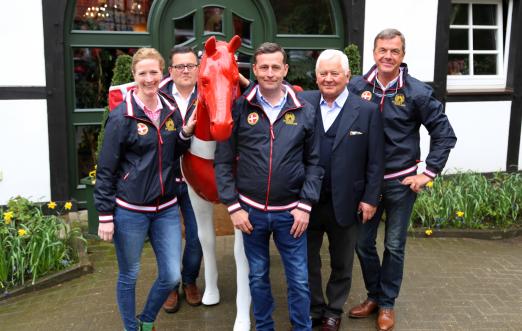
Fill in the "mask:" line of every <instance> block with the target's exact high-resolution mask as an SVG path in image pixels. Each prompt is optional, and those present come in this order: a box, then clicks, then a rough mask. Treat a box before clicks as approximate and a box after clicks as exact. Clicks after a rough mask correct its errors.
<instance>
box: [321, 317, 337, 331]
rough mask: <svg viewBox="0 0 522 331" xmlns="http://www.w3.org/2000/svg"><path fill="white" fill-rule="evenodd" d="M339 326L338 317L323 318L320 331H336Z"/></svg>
mask: <svg viewBox="0 0 522 331" xmlns="http://www.w3.org/2000/svg"><path fill="white" fill-rule="evenodd" d="M340 325H341V318H340V317H325V318H323V323H322V324H321V331H337V330H339V326H340Z"/></svg>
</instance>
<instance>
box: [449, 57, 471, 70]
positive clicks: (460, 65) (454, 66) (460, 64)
mask: <svg viewBox="0 0 522 331" xmlns="http://www.w3.org/2000/svg"><path fill="white" fill-rule="evenodd" d="M448 75H469V55H467V54H450V55H448Z"/></svg>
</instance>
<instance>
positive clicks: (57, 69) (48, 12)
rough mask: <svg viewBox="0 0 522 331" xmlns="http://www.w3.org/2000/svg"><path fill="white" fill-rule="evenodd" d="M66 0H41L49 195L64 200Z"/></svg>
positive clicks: (66, 177) (66, 174) (66, 186)
mask: <svg viewBox="0 0 522 331" xmlns="http://www.w3.org/2000/svg"><path fill="white" fill-rule="evenodd" d="M66 6H67V1H66V0H55V1H46V0H42V15H43V25H44V54H45V75H46V94H47V115H48V116H47V118H48V128H49V163H50V170H51V197H52V199H53V200H67V199H69V198H70V195H69V168H68V167H69V159H68V150H67V141H68V135H67V127H68V125H67V123H68V122H67V119H68V113H67V108H66V101H65V73H64V71H65V66H64V19H65V9H66Z"/></svg>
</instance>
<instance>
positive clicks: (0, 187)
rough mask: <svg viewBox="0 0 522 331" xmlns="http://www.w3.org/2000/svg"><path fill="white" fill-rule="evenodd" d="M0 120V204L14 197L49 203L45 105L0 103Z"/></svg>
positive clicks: (39, 102) (35, 102)
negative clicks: (0, 123)
mask: <svg viewBox="0 0 522 331" xmlns="http://www.w3.org/2000/svg"><path fill="white" fill-rule="evenodd" d="M0 118H2V124H3V125H2V129H1V130H0V153H1V157H0V171H1V173H2V177H3V178H2V180H1V181H0V204H5V203H6V202H7V200H9V198H11V197H13V196H16V195H21V196H24V197H28V198H31V200H34V201H48V200H49V199H50V197H51V189H50V187H51V182H50V177H51V176H50V168H49V139H48V133H47V104H46V101H45V100H1V101H0ZM63 162H67V160H63Z"/></svg>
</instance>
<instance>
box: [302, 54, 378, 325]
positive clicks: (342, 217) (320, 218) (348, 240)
mask: <svg viewBox="0 0 522 331" xmlns="http://www.w3.org/2000/svg"><path fill="white" fill-rule="evenodd" d="M315 71H316V77H317V85H318V87H319V91H307V92H303V93H301V94H300V96H302V97H303V98H304V99H305V100H306V101H308V102H310V103H311V104H312V105H313V106H314V107H315V108H316V134H318V135H319V136H320V137H321V148H320V150H321V153H320V165H321V166H322V167H323V168H324V169H325V174H324V178H323V183H322V188H321V195H320V199H319V203H317V204H316V205H314V207H313V209H312V214H311V217H310V225H309V227H308V278H309V285H310V291H311V311H310V313H311V317H312V324H313V325H314V326H315V325H319V324H321V325H322V326H321V330H324V331H330V330H338V329H339V325H340V323H341V316H342V313H343V305H344V303H345V302H346V299H347V298H348V294H349V292H350V286H351V279H352V266H353V256H354V249H355V243H356V240H357V229H358V224H359V223H360V222H367V221H368V220H369V219H371V218H372V216H373V215H374V213H375V211H376V210H377V204H378V202H379V196H380V193H381V183H382V177H383V171H384V153H383V144H384V141H383V128H382V120H381V114H380V113H379V111H378V109H377V106H375V105H373V104H372V103H369V102H366V101H364V100H362V99H361V98H360V97H359V96H357V95H355V94H353V93H349V92H348V90H347V87H346V85H347V84H348V81H349V79H350V69H349V64H348V58H347V57H346V55H345V54H344V53H342V52H341V51H338V50H332V49H328V50H325V51H323V52H322V53H321V55H319V58H318V59H317V64H316V70H315ZM325 233H326V235H327V236H328V240H329V252H330V260H331V263H330V267H331V273H330V277H329V279H328V283H327V285H326V300H325V298H324V295H323V289H322V281H321V257H320V250H321V245H322V243H323V237H324V234H325Z"/></svg>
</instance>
